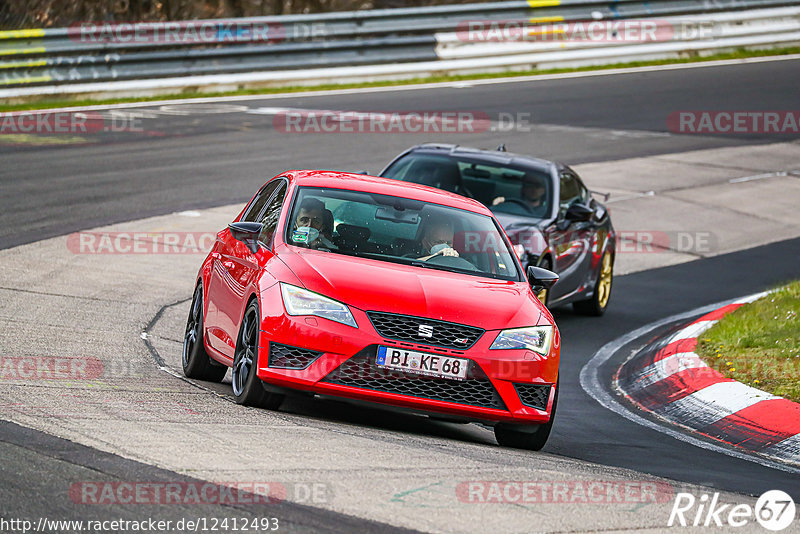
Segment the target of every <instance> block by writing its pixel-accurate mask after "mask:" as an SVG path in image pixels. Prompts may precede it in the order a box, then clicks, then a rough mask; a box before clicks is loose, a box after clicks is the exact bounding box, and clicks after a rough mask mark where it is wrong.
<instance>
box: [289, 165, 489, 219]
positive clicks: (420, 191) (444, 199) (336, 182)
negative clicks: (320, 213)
mask: <svg viewBox="0 0 800 534" xmlns="http://www.w3.org/2000/svg"><path fill="white" fill-rule="evenodd" d="M281 176H287V177H291V178H292V181H294V182H296V183H297V185H300V186H311V187H330V188H335V189H349V190H353V191H365V192H367V193H377V194H380V195H391V196H396V197H402V198H409V199H412V200H421V201H423V202H430V203H433V204H442V205H445V206H450V207H453V208H460V209H464V210H467V211H473V212H476V213H482V214H484V215H491V214H492V212H491V211H489V210H488V209H487V208H486V206H484V205H483V204H481V203H480V202H478V201H477V200H472V199H469V198H466V197H462V196H461V195H457V194H455V193H450V192H448V191H443V190H441V189H436V188H435V187H429V186H427V185H422V184H415V183H411V182H404V181H401V180H393V179H391V178H379V177H377V176H369V175H366V174H354V173H350V172H339V171H315V170H293V171H287V172H284V173H282V174H281Z"/></svg>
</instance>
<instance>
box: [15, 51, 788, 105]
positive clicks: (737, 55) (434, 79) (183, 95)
mask: <svg viewBox="0 0 800 534" xmlns="http://www.w3.org/2000/svg"><path fill="white" fill-rule="evenodd" d="M788 54H800V47H791V48H778V49H768V50H747V49H739V50H736V51H734V52H728V53H721V54H714V55H710V56H702V57H701V56H698V55H694V56H691V57H685V58H676V59H664V60H656V61H634V62H629V63H614V64H611V65H600V66H594V67H578V68H572V69H548V70H526V71H513V72H510V71H509V72H501V73H486V74H464V75H453V76H431V77H427V78H414V79H409V80H399V81H391V80H387V81H380V82H364V83H345V84H327V85H315V86H311V87H308V86H287V87H262V88H255V89H242V90H239V91H228V92H216V93H213V92H209V93H200V92H196V91H186V92H178V93H173V94H165V95H159V96H148V97H141V98H109V99H96V100H91V99H82V98H81V97H76V98H75V99H65V97H63V96H59V97H57V98H59V99H50V98H47V97H31V99H30V100H28V101H26V102H22V103H15V104H0V112H3V111H22V110H28V109H49V108H59V107H68V106H91V105H102V104H120V103H127V102H151V101H158V100H171V99H191V98H209V97H218V96H236V95H270V94H275V93H295V92H302V91H330V90H336V89H354V88H363V87H390V86H402V85H411V84H420V83H441V82H457V81H469V80H484V79H492V78H511V77H519V76H532V75H537V74H559V73H566V72H584V71H593V70H607V69H619V68H626V67H642V66H653V65H656V66H657V65H676V64H682V63H696V62H705V61H719V60H730V59H745V58H751V57H764V56H781V55H788Z"/></svg>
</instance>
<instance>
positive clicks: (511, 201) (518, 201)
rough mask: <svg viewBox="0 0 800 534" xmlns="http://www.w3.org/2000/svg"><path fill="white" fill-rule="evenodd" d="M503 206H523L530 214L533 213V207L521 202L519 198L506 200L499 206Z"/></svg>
mask: <svg viewBox="0 0 800 534" xmlns="http://www.w3.org/2000/svg"><path fill="white" fill-rule="evenodd" d="M503 204H516V205H517V206H522V207H523V208H525V209H526V210H527V211H528V212H529V213H533V207H532V206H531V205H530V204H528V203H527V202H525V201H524V200H520V199H518V198H508V199H505V200H503V202H502V203H501V204H499V205H500V206H502V205H503Z"/></svg>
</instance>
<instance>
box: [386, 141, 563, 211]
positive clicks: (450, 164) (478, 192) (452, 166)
mask: <svg viewBox="0 0 800 534" xmlns="http://www.w3.org/2000/svg"><path fill="white" fill-rule="evenodd" d="M382 176H384V177H386V178H394V179H395V180H403V181H406V182H414V183H418V184H425V185H430V186H433V187H437V188H439V189H444V190H446V191H451V192H453V193H457V194H459V195H463V196H466V197H469V198H474V199H476V200H478V201H479V202H481V203H483V204H484V205H485V206H486V207H488V208H489V209H490V210H492V211H493V212H495V213H507V214H512V215H520V216H524V217H534V218H546V217H548V216H549V215H550V213H551V209H550V208H551V206H552V198H553V190H552V189H553V188H552V185H551V184H552V180H551V178H550V175H549V174H548V173H547V172H544V171H538V170H535V169H528V168H523V167H519V166H514V165H505V164H502V163H495V162H487V161H481V160H480V159H478V158H474V157H470V156H455V155H448V156H442V155H436V154H418V153H413V152H412V153H410V154H408V155H406V156H405V157H403V158H401V159H399V160H398V161H396V162H395V163H394V164H392V165H391V166H390V167H389V168H388V169H386V171H385V172H384V173H383V174H382Z"/></svg>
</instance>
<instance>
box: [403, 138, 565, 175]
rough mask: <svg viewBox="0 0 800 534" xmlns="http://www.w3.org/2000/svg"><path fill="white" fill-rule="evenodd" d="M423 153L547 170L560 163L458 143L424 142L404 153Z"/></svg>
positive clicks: (559, 165) (558, 165)
mask: <svg viewBox="0 0 800 534" xmlns="http://www.w3.org/2000/svg"><path fill="white" fill-rule="evenodd" d="M411 152H415V153H420V152H421V153H425V154H438V155H452V156H455V157H468V158H474V159H480V160H483V161H486V162H491V163H498V164H505V165H519V166H523V167H533V168H535V169H537V170H540V171H544V172H547V171H548V169H549V168H550V167H551V166H553V165H555V166H556V167H561V166H562V165H561V164H560V163H558V162H555V161H549V160H546V159H541V158H534V157H532V156H525V155H523V154H515V153H513V152H503V151H500V150H485V149H481V148H471V147H465V146H460V145H452V144H447V143H424V144H421V145H416V146H414V147H412V148H410V149H408V151H407V152H406V153H411Z"/></svg>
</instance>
